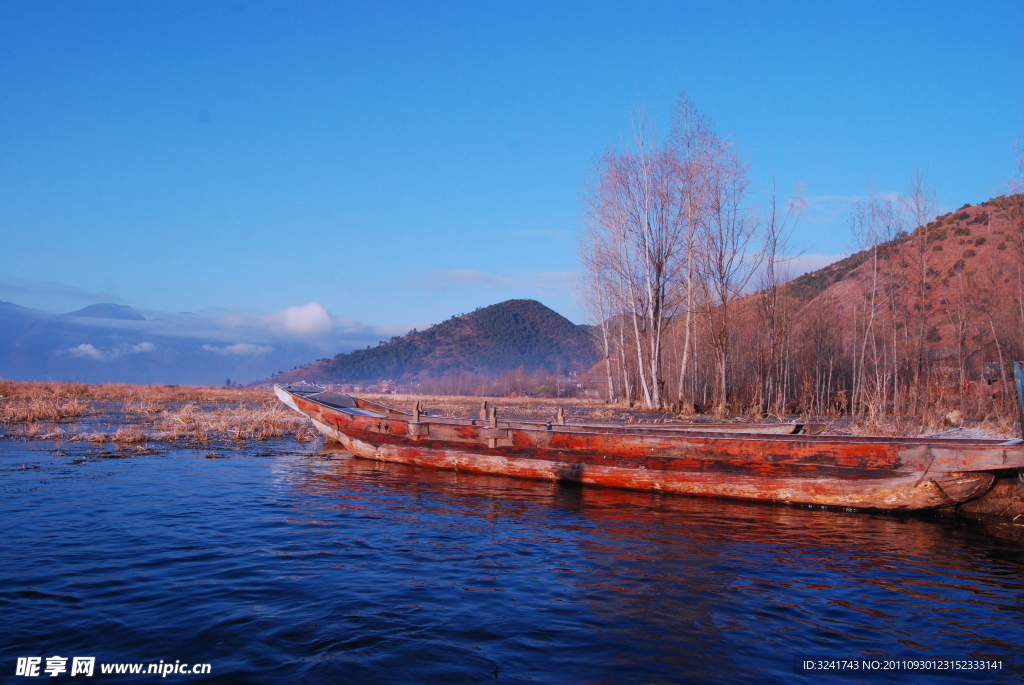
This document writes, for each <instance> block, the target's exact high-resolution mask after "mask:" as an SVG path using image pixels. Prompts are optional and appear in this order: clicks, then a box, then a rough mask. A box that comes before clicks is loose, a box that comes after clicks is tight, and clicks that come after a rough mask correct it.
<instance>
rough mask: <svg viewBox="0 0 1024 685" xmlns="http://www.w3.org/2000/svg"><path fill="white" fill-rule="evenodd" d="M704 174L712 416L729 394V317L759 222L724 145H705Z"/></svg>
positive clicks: (750, 268)
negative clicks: (712, 395) (712, 397)
mask: <svg viewBox="0 0 1024 685" xmlns="http://www.w3.org/2000/svg"><path fill="white" fill-rule="evenodd" d="M708 157H709V164H708V168H707V170H706V173H707V200H708V205H707V206H708V214H707V219H706V221H704V222H703V224H702V225H701V227H700V228H701V232H700V245H701V252H700V258H699V271H700V285H701V287H702V289H703V291H704V293H703V295H704V296H703V298H702V304H703V307H704V314H705V316H706V317H707V320H708V324H709V333H710V343H711V347H712V350H713V353H714V359H715V380H714V385H713V387H714V404H715V411H716V413H718V414H723V413H724V412H725V411H726V407H727V402H728V392H729V379H728V372H729V343H730V334H731V333H732V320H731V318H730V315H731V313H732V311H731V308H732V304H733V302H735V301H736V300H737V299H738V298H739V297H740V296H741V294H742V293H743V290H744V289H745V288H746V286H747V283H748V282H749V280H750V278H751V276H752V275H753V273H754V270H755V267H756V264H755V263H754V261H753V260H752V259H751V257H752V254H751V251H750V250H749V249H748V248H749V247H750V244H751V240H752V238H753V237H754V233H755V231H756V229H757V223H756V222H755V220H754V217H753V216H752V214H751V212H750V209H749V208H748V207H747V206H746V205H745V202H746V198H747V190H748V181H747V166H746V164H744V163H743V161H741V160H740V159H739V157H738V155H737V154H736V152H735V150H734V149H733V148H732V146H731V145H729V144H728V143H727V142H725V141H724V140H721V139H716V140H715V141H713V144H712V145H710V146H709V150H708Z"/></svg>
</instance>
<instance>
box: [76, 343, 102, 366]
mask: <svg viewBox="0 0 1024 685" xmlns="http://www.w3.org/2000/svg"><path fill="white" fill-rule="evenodd" d="M67 352H68V354H70V355H71V356H72V357H85V358H88V359H95V360H96V361H100V362H101V361H103V353H102V352H100V351H99V350H97V349H96V348H95V347H93V346H92V345H90V344H89V343H82V344H81V345H78V346H76V347H72V348H70V349H68V351H67Z"/></svg>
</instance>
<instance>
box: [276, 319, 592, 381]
mask: <svg viewBox="0 0 1024 685" xmlns="http://www.w3.org/2000/svg"><path fill="white" fill-rule="evenodd" d="M597 360H598V352H597V348H596V346H595V344H594V339H593V336H592V334H591V328H590V327H589V326H577V325H576V324H574V323H573V322H571V321H569V320H568V319H566V318H565V317H564V316H562V315H561V314H559V313H558V312H555V311H553V310H551V309H549V308H547V307H545V306H544V305H543V304H541V303H540V302H537V301H536V300H508V301H506V302H501V303H499V304H495V305H491V306H490V307H484V308H483V309H478V310H476V311H475V312H472V313H470V314H463V315H462V316H453V317H452V318H451V319H448V320H447V321H444V322H443V323H439V324H437V325H435V326H431V327H430V328H428V329H427V330H425V331H416V330H413V331H412V332H410V333H408V334H407V335H405V336H402V337H395V338H392V339H391V340H390V341H389V342H385V343H382V344H380V345H378V346H377V347H373V348H368V349H365V350H356V351H354V352H351V353H348V354H339V355H337V356H335V357H333V358H331V359H323V360H320V361H318V362H314V363H312V364H308V365H306V366H303V367H300V368H298V369H294V370H292V371H289V372H288V373H284V374H281V375H278V376H275V377H273V378H272V379H271V380H273V381H274V382H296V381H301V380H305V381H308V382H334V383H341V382H347V381H374V380H394V381H401V380H408V379H412V378H427V377H440V376H445V375H449V374H457V373H462V372H469V373H475V374H482V375H498V374H502V373H505V372H507V371H510V370H514V369H518V368H520V367H525V368H526V370H528V371H531V372H532V371H540V370H545V371H556V370H557V369H559V368H561V369H563V370H582V369H586V368H589V367H590V366H592V365H593V364H594V363H596V362H597Z"/></svg>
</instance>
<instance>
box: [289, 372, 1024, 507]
mask: <svg viewBox="0 0 1024 685" xmlns="http://www.w3.org/2000/svg"><path fill="white" fill-rule="evenodd" d="M274 390H275V392H276V393H277V396H278V397H279V398H280V399H281V401H282V402H284V403H285V404H287V405H288V406H289V407H291V408H292V409H295V410H296V411H298V412H300V413H301V414H304V415H305V416H308V417H309V418H310V419H312V421H313V423H314V425H315V426H316V427H317V429H318V430H319V431H320V432H321V433H323V434H324V435H325V436H326V437H327V438H328V439H329V440H333V441H336V442H340V443H341V444H342V445H344V446H345V448H346V449H348V450H349V451H350V452H352V454H354V455H355V456H357V457H362V458H364V459H375V460H378V461H392V462H399V463H403V464H413V465H417V466H427V467H434V468H443V469H452V470H459V471H470V472H475V473H491V474H500V475H507V476H516V477H521V478H534V479H544V480H556V481H572V482H577V483H584V484H588V485H600V486H606V487H616V488H627V489H632V490H651V491H657V492H670V493H678V494H684V495H701V496H708V497H729V498H736V499H747V500H763V501H771V502H784V503H794V504H812V505H822V506H830V507H850V508H864V509H887V510H911V509H929V508H935V507H941V506H945V505H950V504H958V503H960V502H965V501H967V500H970V499H973V498H975V497H978V496H980V495H983V494H984V493H985V492H986V491H987V490H988V489H989V488H991V487H992V483H993V482H994V480H995V476H996V475H997V474H999V473H1003V474H1006V473H1010V472H1012V470H1015V469H1020V468H1024V444H1022V441H1020V440H1012V441H1009V442H1005V441H1000V440H963V439H928V438H887V437H886V438H882V437H850V436H836V435H812V434H809V433H813V432H814V431H815V429H816V428H817V427H816V426H808V425H803V424H775V425H774V426H773V425H771V424H768V425H756V426H755V425H750V424H748V425H746V426H740V427H739V430H737V426H736V425H732V424H724V425H721V424H720V425H710V426H709V425H706V424H645V425H643V427H641V426H640V425H637V424H630V425H622V424H617V425H597V424H593V425H590V424H569V423H566V422H565V421H564V415H563V414H561V412H560V413H559V418H558V419H556V420H555V421H552V422H546V423H539V422H529V421H504V420H499V419H498V417H497V412H496V410H493V409H490V410H488V411H487V415H486V417H485V416H481V418H480V419H461V418H448V417H438V416H427V415H425V414H424V413H421V412H420V411H419V409H418V408H417V410H416V411H414V412H413V413H411V414H410V413H406V412H401V411H396V410H394V409H391V408H389V407H385V406H383V405H380V404H377V403H375V402H370V401H367V400H365V399H361V398H357V397H352V396H350V395H342V394H338V393H335V392H330V391H326V390H324V389H323V388H320V387H317V386H284V387H282V386H278V385H275V386H274ZM773 430H774V431H779V432H778V433H771V431H773ZM744 431H746V432H744Z"/></svg>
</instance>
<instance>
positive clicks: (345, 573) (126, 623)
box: [0, 441, 1024, 683]
mask: <svg viewBox="0 0 1024 685" xmlns="http://www.w3.org/2000/svg"><path fill="white" fill-rule="evenodd" d="M159 450H160V451H158V452H157V453H156V454H141V455H136V456H130V457H127V458H119V457H121V456H122V455H123V454H131V452H130V451H129V452H123V453H122V452H117V451H116V450H113V449H106V450H104V449H102V448H100V447H95V446H85V445H82V444H80V443H77V444H64V445H55V444H52V443H43V442H33V443H23V442H16V441H0V506H2V519H0V526H2V529H0V533H2V543H0V544H2V549H0V635H2V640H0V650H2V654H0V656H2V661H0V679H10V680H11V681H12V682H28V681H29V679H25V678H16V677H15V676H14V671H15V661H16V657H19V656H33V655H34V656H41V657H46V656H51V655H55V654H56V655H63V656H74V655H89V656H96V657H97V661H98V662H147V663H151V662H157V661H159V660H161V659H163V660H165V661H167V662H173V661H175V660H181V661H184V662H191V663H195V662H206V663H210V664H211V669H212V675H211V676H207V677H205V678H204V677H201V676H193V675H171V676H168V678H167V681H168V682H170V681H179V682H181V681H188V682H203V681H209V682H251V683H283V682H303V683H328V682H329V683H503V682H537V683H548V682H550V683H660V682H664V683H670V682H721V681H731V682H829V681H830V679H829V676H827V675H824V674H804V673H796V672H795V671H794V663H795V662H796V660H798V659H800V658H803V657H812V656H834V657H848V656H855V657H857V658H866V657H872V656H874V657H882V658H885V657H895V656H902V657H910V658H923V657H950V656H968V655H970V656H988V657H990V658H1004V659H1005V658H1008V657H1012V656H1014V655H1017V654H1018V653H1020V652H1021V651H1022V647H1024V554H1022V552H1024V545H1022V544H1021V543H1020V542H1019V541H1014V540H1013V539H1012V538H1010V539H1008V538H1005V537H997V536H993V535H992V534H990V533H989V532H988V531H987V530H986V529H984V528H982V527H981V526H979V525H978V524H975V523H971V522H966V521H960V520H956V519H943V518H940V517H936V516H933V515H917V516H890V515H875V514H868V513H854V512H849V513H847V512H837V511H823V510H811V509H801V508H794V507H785V506H770V505H763V504H747V503H736V502H723V501H714V500H703V499H690V498H684V497H673V496H657V495H651V494H646V493H630V492H620V491H613V490H602V489H588V488H583V489H581V488H574V487H566V486H559V485H557V484H550V483H536V482H530V481H522V480H514V479H506V478H497V477H494V478H492V477H482V476H473V475H466V474H460V473H452V472H444V471H433V470H426V469H417V468H411V467H404V466H400V465H393V464H377V463H373V462H367V461H361V460H357V459H353V458H350V457H348V456H347V455H344V454H341V453H329V452H324V451H316V449H315V447H311V448H309V450H308V451H306V452H302V451H300V450H301V448H297V447H296V446H295V444H294V443H287V444H286V443H280V444H267V445H264V446H261V447H259V448H247V449H241V450H238V449H226V448H225V449H215V450H214V453H210V450H209V449H204V450H199V451H195V450H182V449H169V448H166V447H162V448H159ZM1018 661H1019V660H1018ZM44 677H45V676H44ZM63 677H68V674H67V673H65V674H63ZM997 677H999V679H1001V680H1002V679H1013V678H1015V677H1016V676H1014V675H1013V674H1012V673H1008V672H1007V673H1004V674H1003V676H997ZM957 678H958V679H960V680H972V681H974V682H985V681H989V680H991V679H992V678H993V675H992V674H986V675H984V676H981V675H974V676H973V677H972V676H971V675H965V674H960V675H959V676H956V678H954V679H949V678H945V677H943V678H939V679H940V680H942V681H943V682H953V680H955V679H957ZM879 679H884V677H883V676H877V675H872V676H871V677H868V674H866V673H859V674H856V675H850V676H848V677H845V678H844V680H845V681H849V682H869V681H870V682H876V681H878V680H879ZM890 679H891V680H892V681H893V682H896V681H899V682H914V681H920V682H924V681H928V680H929V679H932V680H935V679H936V678H935V677H934V676H914V675H909V674H902V675H899V676H892V677H891V678H890ZM46 680H47V681H51V679H50V678H49V677H46ZM103 680H104V677H103V676H101V675H100V674H99V673H97V675H96V676H95V677H94V678H93V679H92V682H96V681H103ZM156 680H161V679H160V678H158V677H156V676H153V675H144V676H137V677H135V678H133V677H131V676H128V675H119V676H107V677H106V681H107V682H122V683H124V682H155V681H156ZM52 681H53V682H57V681H56V680H52ZM72 682H75V681H74V680H72ZM87 682H89V681H87Z"/></svg>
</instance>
